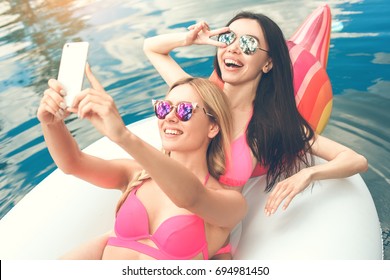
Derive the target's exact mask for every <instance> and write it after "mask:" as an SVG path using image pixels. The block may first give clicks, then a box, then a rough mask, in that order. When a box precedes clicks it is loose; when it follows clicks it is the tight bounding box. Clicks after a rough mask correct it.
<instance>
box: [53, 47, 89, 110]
mask: <svg viewBox="0 0 390 280" xmlns="http://www.w3.org/2000/svg"><path fill="white" fill-rule="evenodd" d="M88 47H89V43H88V42H72V43H66V44H65V45H64V47H63V49H62V55H61V62H60V69H59V71H58V81H59V82H60V83H61V84H62V86H63V87H64V89H65V90H66V93H67V94H66V96H65V102H66V105H67V106H72V103H73V99H74V98H75V96H76V94H78V93H79V92H80V91H81V89H82V86H83V80H84V73H85V64H86V62H87V56H88Z"/></svg>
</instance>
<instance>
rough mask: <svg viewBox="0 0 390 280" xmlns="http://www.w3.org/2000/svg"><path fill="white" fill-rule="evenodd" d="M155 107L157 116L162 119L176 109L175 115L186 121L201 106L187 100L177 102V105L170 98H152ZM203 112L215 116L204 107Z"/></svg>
mask: <svg viewBox="0 0 390 280" xmlns="http://www.w3.org/2000/svg"><path fill="white" fill-rule="evenodd" d="M152 103H153V107H154V113H155V114H156V117H157V118H159V119H160V120H163V119H165V117H166V116H167V115H168V114H169V113H170V112H172V110H173V109H175V115H176V117H177V118H178V119H179V120H180V121H182V122H186V121H188V120H189V119H191V117H192V114H193V113H194V111H195V109H196V108H199V106H198V104H197V103H196V102H186V101H182V102H179V103H177V105H173V104H172V103H171V102H170V101H168V100H152ZM202 109H203V112H204V113H205V114H206V115H207V116H209V117H212V118H214V116H213V115H212V114H210V113H207V112H206V110H205V108H202Z"/></svg>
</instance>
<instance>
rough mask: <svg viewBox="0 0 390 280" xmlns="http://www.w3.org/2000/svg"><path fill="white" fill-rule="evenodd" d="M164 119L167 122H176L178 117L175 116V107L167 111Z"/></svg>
mask: <svg viewBox="0 0 390 280" xmlns="http://www.w3.org/2000/svg"><path fill="white" fill-rule="evenodd" d="M165 120H166V121H167V122H178V121H179V119H178V117H177V116H176V109H175V108H173V110H172V111H170V112H169V113H168V115H166V116H165Z"/></svg>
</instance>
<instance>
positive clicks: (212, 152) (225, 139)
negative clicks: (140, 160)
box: [116, 77, 233, 212]
mask: <svg viewBox="0 0 390 280" xmlns="http://www.w3.org/2000/svg"><path fill="white" fill-rule="evenodd" d="M184 84H189V85H190V86H192V87H193V88H194V89H195V90H196V92H197V93H198V94H199V96H200V98H201V99H202V100H203V103H204V104H203V105H204V108H205V110H206V112H207V113H209V114H211V115H212V116H213V117H211V116H210V119H211V121H212V122H214V123H215V124H216V125H218V127H219V132H218V134H217V135H216V136H215V137H214V138H213V139H211V141H210V144H209V146H208V148H207V167H208V170H209V172H210V175H211V176H213V177H214V178H219V176H221V175H222V174H224V173H225V168H226V161H227V160H228V159H229V158H230V139H231V136H232V123H233V121H232V115H231V111H230V106H229V100H228V99H227V97H226V95H225V93H224V92H223V91H222V90H221V89H220V88H219V87H218V86H216V85H215V84H214V83H213V82H211V81H209V80H207V79H203V78H194V77H189V78H185V79H181V80H179V81H177V82H176V83H174V84H173V85H172V86H171V88H170V89H169V91H168V93H167V95H168V94H169V92H171V90H172V89H174V88H175V87H177V86H180V85H184ZM198 110H199V109H198ZM163 152H164V153H165V154H167V155H168V156H169V153H166V152H165V151H163ZM149 178H150V176H149V174H148V173H147V172H146V171H145V170H142V171H141V172H140V173H138V174H137V175H136V176H135V178H134V179H133V181H131V182H130V183H129V185H128V187H127V189H126V190H125V192H124V193H123V194H122V196H121V198H120V199H119V202H118V204H117V207H116V212H118V210H119V209H120V207H121V206H122V204H123V203H124V202H125V200H126V198H127V196H128V195H129V193H130V192H131V191H132V189H133V188H134V187H136V186H138V185H139V184H141V183H142V181H144V180H146V179H149Z"/></svg>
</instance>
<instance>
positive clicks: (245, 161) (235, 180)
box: [219, 116, 267, 187]
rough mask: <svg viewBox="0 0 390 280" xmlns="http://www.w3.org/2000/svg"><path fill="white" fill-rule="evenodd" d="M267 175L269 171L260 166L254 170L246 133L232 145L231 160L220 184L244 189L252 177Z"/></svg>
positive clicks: (221, 177)
mask: <svg viewBox="0 0 390 280" xmlns="http://www.w3.org/2000/svg"><path fill="white" fill-rule="evenodd" d="M251 117H252V116H251ZM249 121H250V119H249V120H248V123H247V125H246V128H245V131H246V130H247V128H248V124H249ZM265 173H267V170H266V169H265V168H264V167H262V166H261V165H259V164H257V165H256V167H255V169H253V167H252V152H251V148H250V147H249V145H248V142H247V141H246V133H245V132H244V133H243V134H241V135H240V136H239V137H238V138H237V139H235V140H234V141H233V143H232V145H231V159H230V161H228V162H227V164H226V170H225V174H223V175H221V176H220V177H219V182H221V183H222V184H225V185H227V186H231V187H242V186H244V185H245V184H246V182H247V181H248V180H249V178H250V177H255V176H260V175H263V174H265Z"/></svg>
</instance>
